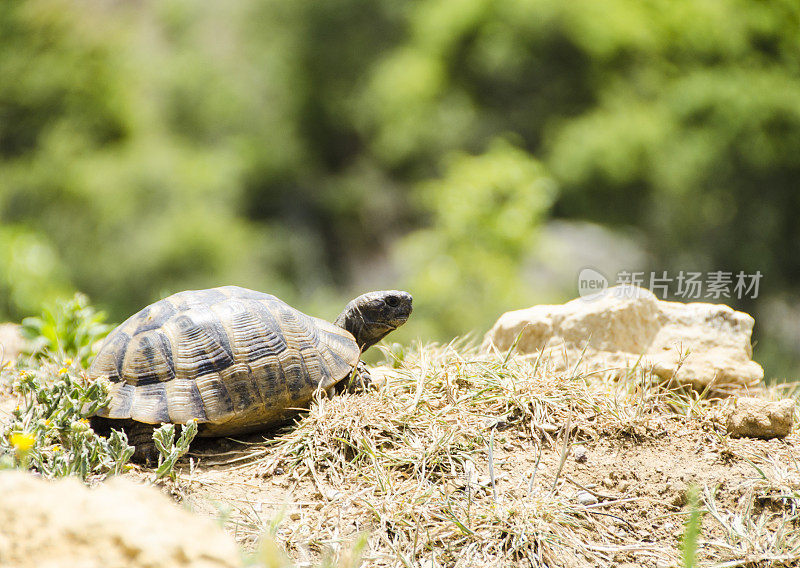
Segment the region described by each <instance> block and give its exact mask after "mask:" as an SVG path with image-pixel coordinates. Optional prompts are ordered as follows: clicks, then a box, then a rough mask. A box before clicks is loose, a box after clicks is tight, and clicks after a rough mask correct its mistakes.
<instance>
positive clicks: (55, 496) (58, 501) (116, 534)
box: [0, 471, 241, 568]
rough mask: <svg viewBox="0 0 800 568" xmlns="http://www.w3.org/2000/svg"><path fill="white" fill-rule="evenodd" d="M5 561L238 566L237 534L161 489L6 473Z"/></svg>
mask: <svg viewBox="0 0 800 568" xmlns="http://www.w3.org/2000/svg"><path fill="white" fill-rule="evenodd" d="M0 495H2V496H3V497H2V499H0V527H2V529H0V533H2V537H0V566H13V567H15V568H28V567H31V568H33V567H37V568H39V567H47V568H56V567H66V566H80V567H81V568H101V567H102V568H145V567H154V566H158V567H159V568H183V567H186V568H188V567H191V568H233V567H238V566H240V565H241V564H240V555H239V549H238V547H237V546H236V544H235V543H234V542H233V539H231V537H229V536H228V535H227V534H225V533H224V532H223V531H222V530H221V529H220V528H219V527H217V526H216V525H215V524H214V523H213V522H212V521H211V520H210V519H206V518H202V517H198V516H195V515H193V514H192V513H190V512H189V511H187V510H185V509H182V508H180V507H178V506H177V505H175V503H173V502H172V501H170V499H169V498H167V497H166V496H165V495H163V494H161V493H160V492H159V491H158V490H157V489H154V488H152V487H145V486H142V485H138V484H135V483H133V482H130V481H127V480H124V479H112V480H110V481H109V482H107V483H104V484H101V485H100V486H98V487H97V488H95V489H88V488H87V487H85V486H84V485H83V484H82V483H80V482H79V481H77V480H75V479H64V480H59V481H46V480H43V479H41V478H38V477H34V476H33V475H30V474H28V473H23V472H17V471H13V472H4V473H1V474H0Z"/></svg>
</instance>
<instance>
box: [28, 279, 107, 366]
mask: <svg viewBox="0 0 800 568" xmlns="http://www.w3.org/2000/svg"><path fill="white" fill-rule="evenodd" d="M105 319H106V314H105V313H104V312H102V311H97V310H95V309H94V308H93V307H92V306H91V305H89V299H88V298H87V297H86V296H85V295H84V294H80V293H76V294H75V295H74V296H73V297H72V298H71V299H70V300H59V301H57V302H55V303H54V304H48V305H45V307H44V309H43V310H42V315H41V316H39V317H30V318H25V319H24V320H22V329H23V333H24V334H25V336H26V337H27V338H28V339H30V340H31V341H32V343H33V345H32V347H31V353H32V354H33V355H35V356H36V357H37V358H42V357H45V356H47V355H57V356H60V357H61V358H62V359H63V358H66V357H69V358H72V359H75V360H76V361H78V362H79V363H80V364H81V366H83V367H87V366H88V365H89V359H90V358H91V357H92V355H93V346H94V344H95V343H97V341H99V340H100V339H102V338H104V337H105V336H106V335H107V334H108V332H109V330H110V329H111V326H110V325H107V324H106V323H104V322H105Z"/></svg>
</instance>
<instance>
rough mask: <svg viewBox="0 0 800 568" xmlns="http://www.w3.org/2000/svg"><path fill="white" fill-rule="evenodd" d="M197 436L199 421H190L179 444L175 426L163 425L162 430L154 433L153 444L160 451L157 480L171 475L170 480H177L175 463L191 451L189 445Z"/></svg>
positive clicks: (184, 428) (184, 427)
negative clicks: (176, 439)
mask: <svg viewBox="0 0 800 568" xmlns="http://www.w3.org/2000/svg"><path fill="white" fill-rule="evenodd" d="M196 435H197V421H196V420H190V421H189V422H187V423H186V424H185V425H184V426H183V431H182V432H181V435H180V437H179V438H178V442H177V443H175V425H174V424H163V425H162V426H161V427H160V428H157V429H156V430H154V431H153V442H155V444H156V449H157V450H158V453H159V456H158V468H157V469H156V479H161V478H162V477H164V476H165V475H169V477H170V479H172V480H173V481H174V480H175V476H176V473H175V462H177V461H178V458H180V457H181V456H182V455H184V454H185V453H186V452H188V451H189V444H191V443H192V440H194V437H195V436H196Z"/></svg>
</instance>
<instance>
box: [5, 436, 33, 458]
mask: <svg viewBox="0 0 800 568" xmlns="http://www.w3.org/2000/svg"><path fill="white" fill-rule="evenodd" d="M35 441H36V438H35V437H34V435H33V434H30V433H28V432H14V433H13V434H11V445H12V446H14V449H16V450H17V452H18V453H20V454H25V453H28V452H29V451H30V449H31V448H32V447H33V443H34V442H35Z"/></svg>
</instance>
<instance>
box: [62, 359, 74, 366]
mask: <svg viewBox="0 0 800 568" xmlns="http://www.w3.org/2000/svg"><path fill="white" fill-rule="evenodd" d="M70 365H72V359H64V366H65V367H69V366H70Z"/></svg>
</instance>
